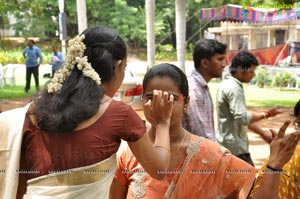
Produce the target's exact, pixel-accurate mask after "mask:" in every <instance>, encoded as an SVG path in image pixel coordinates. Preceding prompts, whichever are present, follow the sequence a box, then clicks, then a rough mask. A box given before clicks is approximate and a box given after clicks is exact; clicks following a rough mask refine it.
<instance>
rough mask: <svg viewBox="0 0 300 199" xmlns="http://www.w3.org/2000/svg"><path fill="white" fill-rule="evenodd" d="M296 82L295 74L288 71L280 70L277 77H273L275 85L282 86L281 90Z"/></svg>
mask: <svg viewBox="0 0 300 199" xmlns="http://www.w3.org/2000/svg"><path fill="white" fill-rule="evenodd" d="M294 83H296V79H295V77H294V76H293V74H291V73H289V72H287V71H280V72H279V73H277V74H276V76H275V78H274V79H273V86H276V87H280V90H283V89H284V88H285V87H287V86H288V84H290V85H291V84H294Z"/></svg>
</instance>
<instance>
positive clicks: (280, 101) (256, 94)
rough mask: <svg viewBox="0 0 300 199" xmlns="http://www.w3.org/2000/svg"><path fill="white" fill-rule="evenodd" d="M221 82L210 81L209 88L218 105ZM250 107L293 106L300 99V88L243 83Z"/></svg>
mask: <svg viewBox="0 0 300 199" xmlns="http://www.w3.org/2000/svg"><path fill="white" fill-rule="evenodd" d="M219 84H220V83H215V82H213V83H209V84H208V85H209V89H210V92H211V96H212V98H213V102H214V105H216V96H217V89H218V88H219ZM243 87H244V91H245V96H246V103H247V107H248V108H251V107H252V108H254V107H255V108H267V107H282V108H292V107H294V105H295V103H296V102H297V101H298V100H299V99H300V92H299V89H295V90H291V89H289V90H288V89H286V90H284V91H280V90H279V88H259V87H257V86H256V85H249V84H243Z"/></svg>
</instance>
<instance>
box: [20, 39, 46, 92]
mask: <svg viewBox="0 0 300 199" xmlns="http://www.w3.org/2000/svg"><path fill="white" fill-rule="evenodd" d="M34 43H35V42H34V41H33V40H29V41H28V46H27V47H26V48H25V49H24V51H23V56H24V58H25V59H26V62H25V64H26V86H25V92H26V93H28V91H29V90H30V80H31V74H33V77H34V80H35V87H36V90H37V91H39V65H40V64H42V63H43V55H42V52H41V50H40V49H39V47H37V46H35V45H34ZM38 58H39V62H38Z"/></svg>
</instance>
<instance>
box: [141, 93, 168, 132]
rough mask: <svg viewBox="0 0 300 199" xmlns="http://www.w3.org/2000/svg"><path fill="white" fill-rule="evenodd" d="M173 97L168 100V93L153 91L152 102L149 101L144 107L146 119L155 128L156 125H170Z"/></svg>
mask: <svg viewBox="0 0 300 199" xmlns="http://www.w3.org/2000/svg"><path fill="white" fill-rule="evenodd" d="M173 101H174V96H173V95H171V96H170V99H169V94H168V92H162V91H158V90H154V91H153V101H151V100H149V101H148V102H147V103H146V104H145V107H144V113H145V117H146V119H147V120H148V121H149V122H150V123H151V124H152V126H153V127H155V126H156V125H157V124H165V123H170V120H171V115H172V109H173Z"/></svg>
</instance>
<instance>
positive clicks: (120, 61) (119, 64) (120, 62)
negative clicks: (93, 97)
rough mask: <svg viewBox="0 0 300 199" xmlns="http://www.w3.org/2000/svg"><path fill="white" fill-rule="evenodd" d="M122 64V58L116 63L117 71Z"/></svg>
mask: <svg viewBox="0 0 300 199" xmlns="http://www.w3.org/2000/svg"><path fill="white" fill-rule="evenodd" d="M121 66H122V60H117V61H116V63H115V72H116V70H120V69H121Z"/></svg>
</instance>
